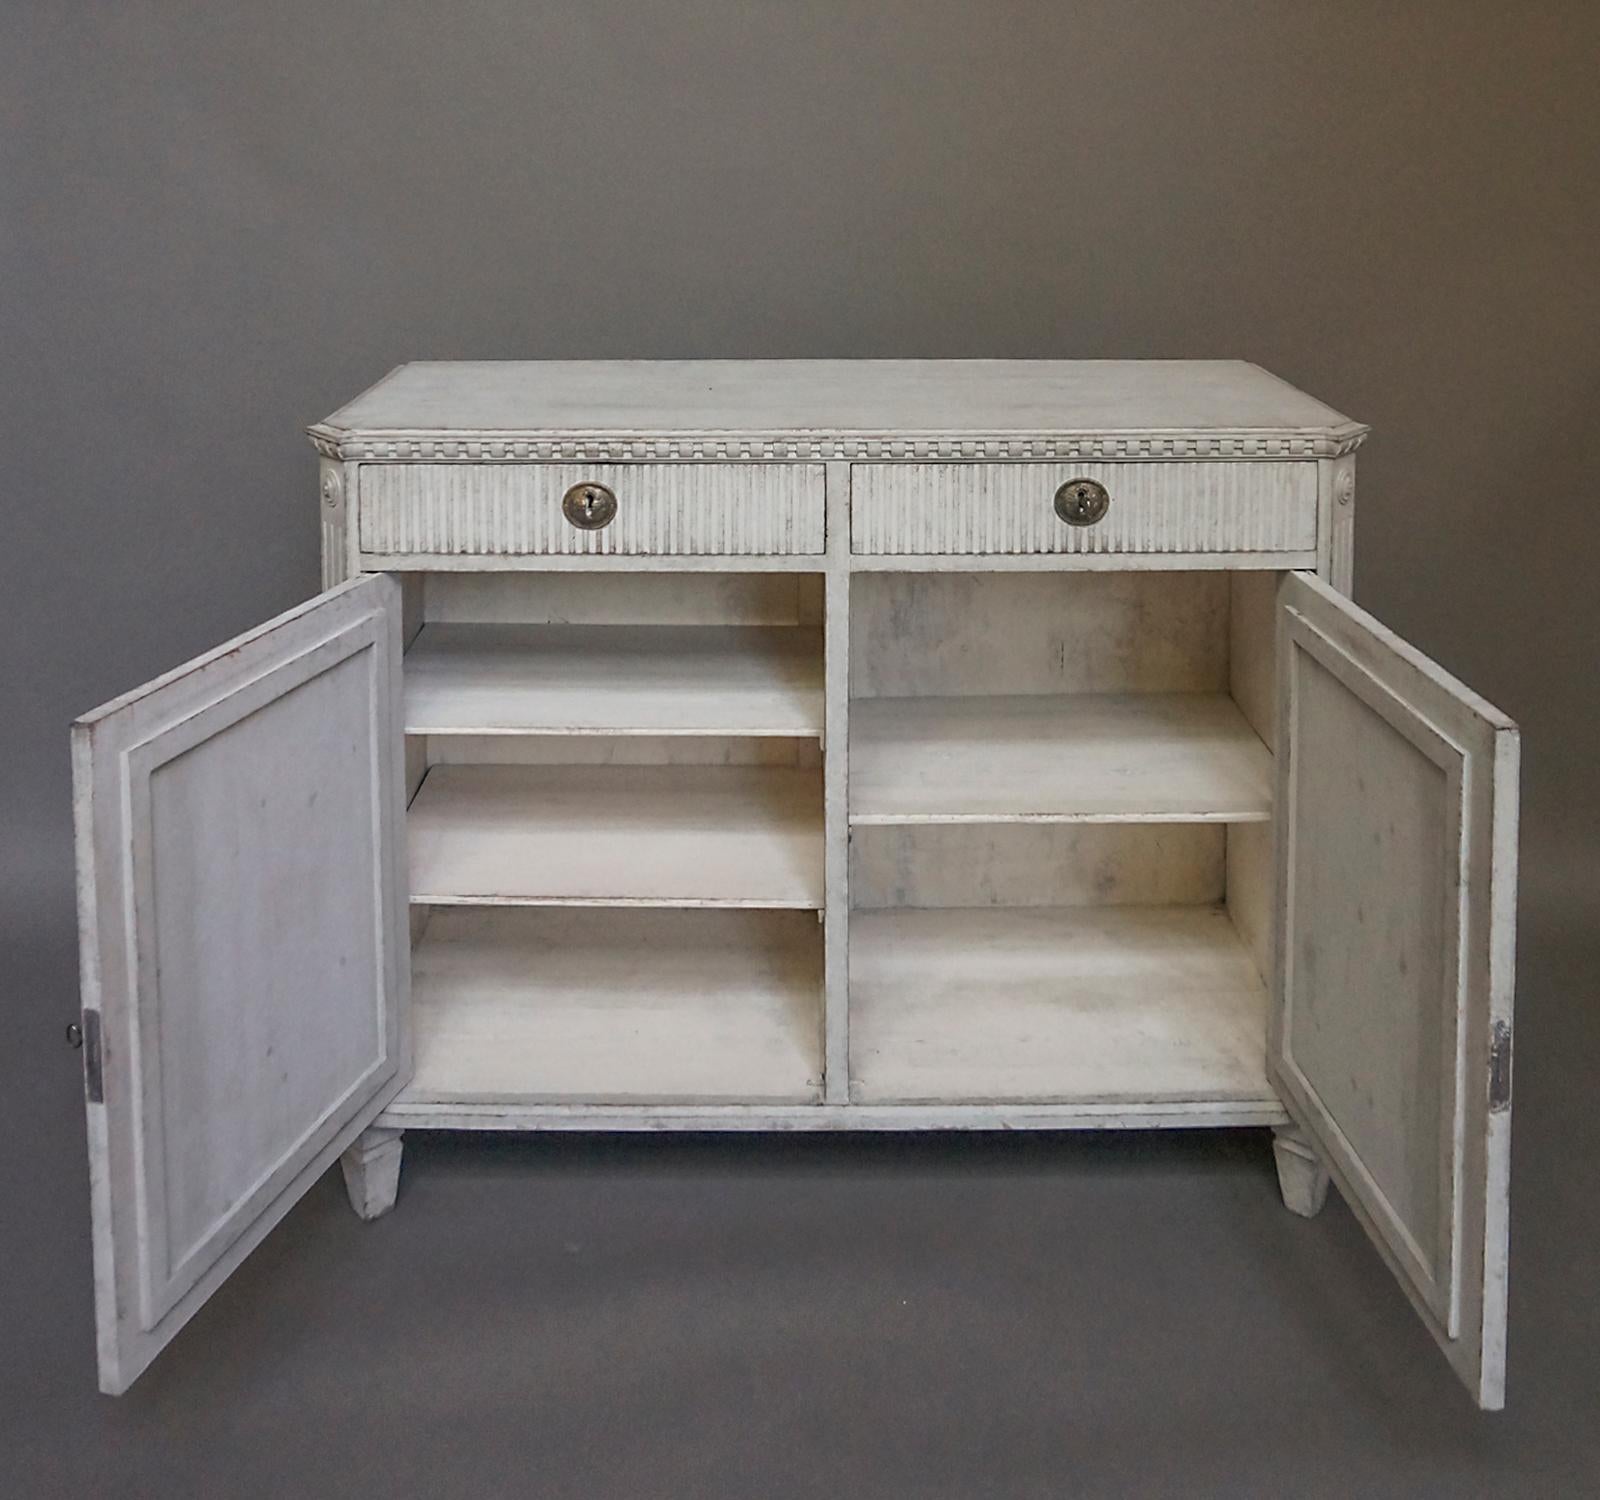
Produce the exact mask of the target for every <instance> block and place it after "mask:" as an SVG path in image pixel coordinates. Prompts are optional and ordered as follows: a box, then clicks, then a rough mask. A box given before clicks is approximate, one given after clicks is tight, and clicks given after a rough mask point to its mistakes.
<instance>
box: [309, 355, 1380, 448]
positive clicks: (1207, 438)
mask: <svg viewBox="0 0 1600 1500" xmlns="http://www.w3.org/2000/svg"><path fill="white" fill-rule="evenodd" d="M1366 434H1367V429H1366V428H1365V427H1364V426H1362V425H1361V424H1360V423H1358V422H1352V421H1350V420H1349V419H1348V418H1346V417H1342V416H1340V415H1339V413H1338V412H1336V411H1334V410H1332V409H1331V408H1330V407H1327V406H1324V405H1323V404H1322V403H1321V402H1320V401H1316V400H1313V399H1312V398H1311V397H1310V396H1307V395H1305V394H1304V393H1303V392H1301V391H1297V390H1295V389H1294V387H1293V386H1291V385H1288V384H1287V383H1285V382H1284V381H1282V380H1280V379H1278V378H1277V376H1275V375H1270V374H1268V373H1267V372H1266V371H1265V370H1263V369H1261V368H1260V367H1259V366H1256V365H1250V364H1245V363H1243V362H1242V361H1238V360H1018V359H971V360H948V359H942V360H901V359H896V360H859V359H817V360H539V361H472V362H452V363H435V362H421V363H415V364H408V365H401V366H400V367H399V368H398V369H396V370H394V371H392V372H391V373H390V374H389V375H388V376H386V377H385V378H384V379H383V380H380V381H379V382H378V383H377V384H376V385H375V386H373V387H372V388H371V389H370V390H368V391H367V392H365V393H364V394H363V395H361V396H359V397H357V398H356V400H354V401H352V402H351V403H350V404H349V405H347V406H345V407H342V408H341V409H340V410H339V411H337V412H335V413H334V414H333V415H332V416H331V417H329V418H328V419H327V420H326V421H325V422H321V423H318V424H317V426H315V427H313V428H312V429H311V436H312V439H313V441H314V442H315V443H316V444H317V446H318V448H319V449H321V450H323V451H324V452H326V453H328V454H330V455H333V454H337V455H338V456H341V457H344V458H379V459H384V460H417V461H430V460H431V461H441V460H442V461H447V462H448V461H458V462H468V463H479V462H485V461H490V462H549V461H551V460H562V459H575V460H583V459H595V460H603V459H606V458H608V457H609V458H613V459H620V458H624V457H626V458H634V459H673V460H688V461H693V460H697V459H732V460H738V459H745V460H749V459H757V460H760V459H767V460H772V459H785V458H816V459H849V458H858V459H866V458H882V459H900V458H910V459H916V458H1015V459H1030V458H1039V459H1049V458H1057V457H1060V458H1064V457H1067V456H1071V455H1076V456H1080V457H1085V458H1094V457H1100V458H1121V457H1127V458H1148V457H1164V458H1171V457H1180V458H1216V459H1245V460H1250V459H1260V458H1289V457H1299V458H1309V457H1315V456H1317V455H1319V454H1325V453H1328V454H1331V453H1338V452H1343V451H1346V450H1348V449H1350V448H1353V447H1355V446H1356V445H1357V444H1359V443H1360V442H1361V440H1362V439H1363V438H1364V437H1365V436H1366Z"/></svg>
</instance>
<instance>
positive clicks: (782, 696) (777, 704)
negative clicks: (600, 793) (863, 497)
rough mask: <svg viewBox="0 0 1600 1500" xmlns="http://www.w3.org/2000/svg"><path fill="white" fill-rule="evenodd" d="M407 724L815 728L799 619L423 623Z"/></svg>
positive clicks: (817, 709)
mask: <svg viewBox="0 0 1600 1500" xmlns="http://www.w3.org/2000/svg"><path fill="white" fill-rule="evenodd" d="M405 723H406V733H408V734H646V735H671V734H699V735H793V736H807V737H818V736H820V735H821V733H822V723H823V719H822V636H821V633H820V632H819V631H818V630H816V629H814V628H811V627H805V626H782V627H775V626H707V625H689V626H655V625H650V626H633V625H427V626H424V627H423V630H422V632H421V634H420V635H418V637H417V639H416V641H415V642H414V643H413V644H412V647H411V649H410V650H409V651H408V652H407V653H406V659H405Z"/></svg>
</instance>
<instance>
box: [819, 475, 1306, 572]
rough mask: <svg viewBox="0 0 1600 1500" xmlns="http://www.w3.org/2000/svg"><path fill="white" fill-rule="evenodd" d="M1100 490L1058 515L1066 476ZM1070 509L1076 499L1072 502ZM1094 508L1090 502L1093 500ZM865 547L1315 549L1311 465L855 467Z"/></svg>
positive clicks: (977, 551) (854, 514) (855, 540)
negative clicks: (1098, 500)
mask: <svg viewBox="0 0 1600 1500" xmlns="http://www.w3.org/2000/svg"><path fill="white" fill-rule="evenodd" d="M1075 479H1087V480H1093V481H1094V482H1095V483H1096V484H1099V485H1102V486H1104V488H1105V491H1106V494H1107V495H1108V496H1109V500H1110V503H1109V505H1107V506H1106V508H1105V513H1104V514H1103V515H1102V516H1101V517H1100V518H1099V519H1098V520H1093V521H1091V522H1090V523H1089V524H1084V525H1073V524H1070V523H1069V522H1068V521H1066V520H1063V519H1062V517H1061V516H1060V515H1058V514H1057V511H1056V492H1057V490H1058V489H1060V487H1061V486H1062V485H1064V484H1067V483H1068V482H1069V481H1071V480H1075ZM1068 508H1069V509H1070V506H1069V507H1068ZM1091 510H1092V507H1091ZM850 545H851V550H852V551H854V552H858V553H874V554H938V553H945V554H950V553H955V554H971V555H980V556H981V555H984V554H995V553H1089V552H1098V553H1118V552H1127V553H1139V552H1185V553H1187V552H1274V553H1286V552H1304V553H1310V552H1313V551H1314V550H1315V548H1316V545H1317V466H1316V465H1315V464H1314V463H1305V462H1302V463H1271V462H1256V463H1185V462H1173V463H1049V464H1030V463H1009V464H984V463H936V464H854V465H852V466H851V469H850Z"/></svg>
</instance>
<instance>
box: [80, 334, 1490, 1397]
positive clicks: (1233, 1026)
mask: <svg viewBox="0 0 1600 1500" xmlns="http://www.w3.org/2000/svg"><path fill="white" fill-rule="evenodd" d="M1365 434H1366V429H1365V428H1364V427H1362V426H1360V425H1359V424H1356V423H1352V422H1349V421H1347V420H1345V419H1344V418H1343V417H1340V416H1339V415H1338V414H1337V413H1335V412H1333V411H1330V410H1329V409H1328V408H1327V407H1325V406H1322V405H1321V404H1320V403H1318V402H1316V401H1313V400H1311V399H1310V398H1309V397H1306V396H1304V395H1302V394H1301V393H1299V392H1298V391H1295V390H1293V389H1292V388H1290V387H1289V386H1286V385H1284V384H1283V383H1282V382H1281V381H1278V380H1276V379H1275V378H1274V377H1272V376H1270V375H1267V374H1266V373H1265V372H1264V371H1261V370H1259V369H1257V368H1255V367H1254V366H1250V365H1241V364H1235V363H1221V362H1219V363H1177V362H1173V363H1161V362H1152V363H1123V362H1104V363H1102V362H1070V363H1065V362H1019V361H973V362H899V361H895V362H868V361H860V362H845V361H814V362H786V361H774V362H684V363H648V364H645V363H620V362H619V363H581V364H562V363H543V364H447V365H428V364H420V365H407V366H403V367H401V368H400V369H399V370H397V371H395V372H394V373H393V374H392V375H390V376H389V377H388V378H387V379H385V380H384V381H381V382H380V383H379V384H378V385H377V386H375V387H373V388H372V390H370V391H369V392H367V393H366V394H365V395H364V396H362V397H360V398H358V399H357V400H356V401H355V402H353V403H352V404H351V405H349V406H347V407H345V408H344V409H343V410H342V411H340V412H339V413H336V414H335V415H334V416H333V417H332V418H330V419H329V420H328V421H327V422H325V423H322V424H319V425H318V426H316V427H314V428H313V429H312V430H311V435H312V438H313V440H314V442H315V443H316V446H317V449H318V452H319V453H320V455H321V471H322V484H321V513H322V534H323V550H324V583H325V585H326V586H327V588H328V592H327V593H325V594H323V595H321V596H320V597H319V598H317V599H315V600H313V601H312V602H310V603H309V604H307V605H304V606H302V607H301V608H300V609H298V610H295V611H293V612H291V613H290V614H288V615H285V616H283V617H282V618H280V619H278V620H276V621H273V622H271V623H270V624H268V625H265V626H263V627H262V628H261V629H259V630H257V631H256V632H254V633H252V634H251V635H249V636H247V637H245V638H243V639H242V640H240V641H238V642H235V643H233V644H231V645H229V646H226V647H223V648H221V649H220V650H219V651H217V652H214V653H212V654H211V655H210V656H207V657H204V658H202V659H201V660H199V661H197V662H195V663H192V664H191V665H189V666H187V667H184V668H180V669H179V670H178V671H177V672H174V673H171V674H169V675H168V676H167V677H164V678H162V679H160V680H159V681H157V682H155V683H152V684H151V685H150V686H149V687H147V688H144V689H141V690H139V691H138V692H135V693H133V694H131V695H129V696H128V697H126V698H123V699H119V700H118V701H117V702H115V703H112V704H109V705H107V706H106V707H105V708H103V709H101V710H99V711H98V712H96V713H94V714H91V715H89V716H87V717H86V718H85V719H83V720H82V721H80V723H79V724H78V725H77V726H76V728H75V731H74V756H75V772H76V811H77V819H78V844H79V866H80V869H79V888H80V901H81V927H82V943H83V982H84V1012H83V1026H82V1032H83V1038H84V1052H85V1077H86V1085H87V1095H88V1101H89V1102H88V1111H89V1138H90V1153H91V1168H92V1184H93V1208H94V1225H95V1276H96V1303H97V1308H98V1328H99V1340H100V1371H101V1384H102V1387H103V1388H104V1389H106V1390H107V1391H112V1392H115V1391H121V1390H123V1389H125V1388H126V1387H127V1385H128V1384H129V1382H130V1381H132V1380H133V1379H134V1378H135V1377H136V1376H137V1375H138V1374H139V1372H140V1371H141V1370H142V1369H143V1368H144V1367H145V1366H146V1365H147V1364H148V1363H149V1361H150V1360H151V1359H152V1358H153V1357H154V1356H155V1355H156V1354H157V1353H158V1352H159V1351H160V1350H161V1349H162V1348H163V1347H164V1346H165V1345H166V1343H167V1342H168V1341H169V1340H170V1339H171V1338H172V1336H173V1334H174V1333H175V1332H176V1331H177V1329H178V1328H179V1327H181V1325H182V1324H183V1323H184V1321H185V1320H186V1319H187V1318H188V1317H189V1316H190V1315H191V1314H192V1313H193V1312H194V1310H195V1309H196V1308H197V1307H198V1306H199V1305H200V1304H201V1303H202V1302H203V1301H204V1300H205V1298H206V1297H207V1296H208V1295H209V1294H210V1292H211V1291H212V1290H213V1289H214V1288H215V1287H216V1286H217V1285H218V1284H219V1283H220V1281H221V1280H222V1279H223V1278H224V1277H225V1276H226V1275H227V1274H228V1273H229V1271H231V1270H232V1268H233V1267H234V1266H235V1265H237V1264H238V1262H239V1261H240V1259H241V1258H242V1257H243V1256H244V1255H245V1254H247V1253H248V1252H249V1250H250V1249H251V1248H252V1247H253V1246H254V1245H255V1244H257V1243H258V1242H259V1241H260V1239H261V1238H262V1236H263V1235H265V1234H266V1232H267V1231H268V1230H269V1229H270V1228H271V1227H272V1225H273V1224H274V1223H275V1222H276V1221H277V1219H278V1218H279V1217H281V1215H282V1214H283V1213H284V1212H285V1211H286V1210H287V1208H288V1207H289V1206H290V1205H291V1204H292V1203H293V1202H294V1200H295V1199H296V1198H297V1197H298V1196H299V1194H300V1193H301V1192H302V1191H303V1190H304V1188H305V1186H306V1185H307V1184H308V1183H309V1182H310V1181H312V1180H313V1179H314V1178H315V1177H316V1176H317V1175H318V1174H319V1173H321V1172H322V1171H323V1170H324V1169H325V1168H326V1167H327V1166H328V1165H329V1164H330V1163H331V1162H332V1161H333V1160H334V1159H335V1158H336V1157H340V1158H341V1159H342V1162H343V1165H344V1171H345V1177H346V1180H347V1183H348V1185H349V1188H350V1193H351V1198H352V1202H353V1203H354V1204H355V1206H356V1208H357V1211H358V1212H360V1213H361V1214H362V1215H363V1216H364V1217H373V1216H375V1215H377V1214H380V1213H382V1212H384V1211H385V1210H386V1209H387V1208H389V1207H390V1206H391V1205H392V1204H393V1202H394V1199H395V1194H396V1190H397V1184H398V1180H399V1171H400V1154H401V1133H402V1132H403V1131H405V1130H416V1129H426V1128H430V1127H447V1128H452V1129H463V1128H465V1129H478V1128H482V1129H496V1130H518V1129H545V1130H549V1129H557V1130H664V1129H701V1130H703V1129H745V1130H752V1129H753V1130H769V1129H782V1130H794V1129H869V1130H881V1129H956V1128H966V1129H987V1128H998V1127H1005V1128H1034V1129H1068V1128H1130V1127H1141V1128H1142V1127H1151V1126H1163V1125H1182V1126H1201V1125H1209V1126H1269V1125H1270V1126H1272V1127H1274V1128H1275V1130H1276V1131H1277V1139H1276V1151H1277V1158H1278V1168H1279V1176H1280V1181H1281V1184H1282V1188H1283V1194H1284V1198H1285V1201H1286V1202H1287V1203H1288V1204H1289V1206H1290V1207H1291V1208H1293V1209H1295V1210H1297V1211H1298V1212H1300V1213H1305V1214H1310V1213H1314V1212H1315V1211H1316V1209H1317V1208H1318V1207H1319V1206H1320V1204H1321V1201H1322V1198H1323V1195H1324V1193H1325V1192H1326V1188H1327V1184H1328V1181H1329V1176H1330V1174H1331V1176H1332V1179H1333V1180H1334V1181H1335V1182H1337V1184H1338V1186H1339V1188H1340V1191H1341V1192H1342V1194H1343V1195H1344V1196H1345V1198H1346V1199H1347V1200H1348V1202H1349V1203H1350V1205H1351V1207H1352V1209H1353V1210H1354V1212H1355V1213H1356V1215H1357V1216H1358V1218H1359V1219H1360V1220H1361V1222H1362V1223H1363V1225H1364V1226H1365V1227H1366V1228H1367V1230H1368V1232H1369V1234H1370V1235H1371V1237H1372V1240H1373V1242H1374V1245H1375V1246H1376V1247H1377V1250H1378V1252H1379V1253H1380V1254H1381V1255H1382V1256H1383V1257H1384V1259H1385V1260H1386V1262H1387V1263H1388V1264H1389V1266H1390V1267H1391V1269H1392V1270H1393V1272H1394V1274H1395V1275H1396V1277H1397V1278H1398V1279H1399V1280H1400V1282H1401V1284H1402V1286H1403V1287H1404V1288H1405V1290H1406V1293H1407V1295H1408V1296H1409V1297H1410V1299H1411V1301H1412V1302H1413V1304H1414V1305H1415V1307H1416V1310H1417V1313H1418V1315H1419V1316H1420V1317H1421V1318H1422V1319H1423V1320H1424V1322H1425V1323H1426V1324H1427V1326H1428V1327H1429V1328H1430V1330H1431V1331H1432V1332H1433V1334H1434V1336H1435V1338H1436V1339H1437V1340H1438V1341H1439V1343H1440V1345H1441V1347H1442V1348H1443V1349H1444V1351H1445V1353H1446V1355H1447V1357H1448V1358H1449V1359H1450V1361H1451V1363H1452V1364H1453V1365H1454V1366H1455V1367H1456V1369H1457V1370H1458V1372H1459V1373H1460V1375H1461V1376H1462V1378H1463V1379H1464V1380H1465V1382H1466V1383H1467V1385H1468V1387H1469V1389H1470V1390H1471V1392H1472V1394H1473V1396H1474V1398H1475V1399H1476V1400H1477V1401H1478V1402H1479V1403H1480V1404H1482V1405H1484V1406H1489V1407H1494V1406H1498V1405H1500V1404H1501V1401H1502V1399H1503V1381H1504V1359H1505V1352H1504V1351H1505V1316H1506V1313H1505V1286H1506V1239H1507V1234H1506V1204H1507V1189H1508V1183H1507V1172H1508V1159H1509V1158H1508V1132H1509V1125H1510V1046H1511V994H1512V972H1511V965H1512V949H1513V923H1514V897H1515V866H1516V809H1517V735H1516V730H1515V727H1514V726H1513V725H1512V724H1511V723H1509V721H1507V720H1506V719H1505V718H1504V717H1503V716H1502V715H1500V714H1499V713H1497V712H1496V711H1495V710H1494V709H1493V708H1491V707H1490V706H1489V705H1488V704H1486V703H1484V702H1482V701H1481V700H1480V699H1478V698H1476V697H1475V696H1474V695H1473V694H1471V693H1470V692H1468V691H1467V690H1466V689H1465V688H1463V687H1461V686H1460V685H1459V684H1457V683H1455V682H1454V681H1452V680H1451V679H1450V678H1449V677H1448V676H1446V674H1444V673H1443V672H1442V671H1440V669H1439V668H1438V667H1436V666H1435V665H1433V664H1432V663H1431V662H1429V661H1427V660H1426V659H1424V658H1423V657H1421V656H1420V655H1419V654H1418V653H1417V652H1415V651H1413V650H1412V649H1411V648H1409V647H1408V646H1406V645H1405V644H1404V643H1403V642H1401V641H1399V640H1397V639H1395V638H1394V637H1393V636H1392V635H1391V634H1390V633H1389V632H1388V631H1386V630H1385V629H1384V628H1383V626H1381V625H1380V624H1379V623H1378V622H1377V621H1375V620H1373V619H1372V618H1371V617H1370V616H1368V615H1366V614H1365V613H1363V612H1362V611H1361V610H1360V609H1358V608H1357V607H1356V606H1355V605H1353V604H1352V603H1350V601H1349V599H1348V598H1347V597H1345V596H1346V595H1347V594H1348V592H1349V585H1350V558H1351V543H1352V534H1353V533H1352V527H1353V494H1354V462H1355V460H1354V450H1355V449H1356V447H1357V446H1358V445H1359V443H1360V442H1361V440H1362V438H1363V437H1364V436H1365Z"/></svg>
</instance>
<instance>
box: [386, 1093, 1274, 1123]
mask: <svg viewBox="0 0 1600 1500" xmlns="http://www.w3.org/2000/svg"><path fill="white" fill-rule="evenodd" d="M380 1118H381V1121H382V1123H383V1124H385V1125H389V1126H392V1127H394V1128H396V1129H413V1130H572V1131H613V1130H627V1131H639V1132H656V1131H662V1132H670V1131H676V1130H695V1131H706V1130H716V1131H722V1130H761V1131H773V1130H776V1131H806V1130H829V1131H841V1130H849V1131H853V1130H919V1131H921V1130H1165V1129H1176V1130H1196V1129H1224V1128H1239V1127H1246V1126H1262V1125H1281V1124H1283V1123H1284V1121H1285V1120H1287V1119H1288V1116H1287V1115H1286V1114H1285V1113H1284V1109H1283V1105H1282V1104H1280V1103H1279V1102H1278V1099H1277V1097H1276V1096H1275V1095H1271V1094H1269V1095H1268V1096H1265V1097H1263V1098H1260V1099H1255V1100H1249V1101H1244V1102H1240V1101H1236V1100H1229V1099H1216V1100H1211V1099H1197V1100H1186V1101H1183V1102H1180V1103H1176V1104H1165V1103H1161V1102H1159V1101H1149V1102H1145V1103H1138V1104H1094V1103H1069V1104H1004V1103H999V1104H953V1103H944V1104H799V1105H779V1104H759V1105H744V1104H724V1105H707V1104H690V1105H674V1104H651V1105H615V1104H519V1103H512V1104H474V1103H471V1102H462V1101H459V1100H457V1101H452V1102H450V1103H440V1104H418V1103H413V1102H411V1101H410V1100H408V1099H406V1098H405V1097H404V1096H402V1097H401V1098H399V1099H396V1100H395V1102H394V1103H393V1104H392V1105H390V1106H389V1108H388V1109H386V1110H385V1111H384V1112H383V1115H382V1116H381V1117H380Z"/></svg>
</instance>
